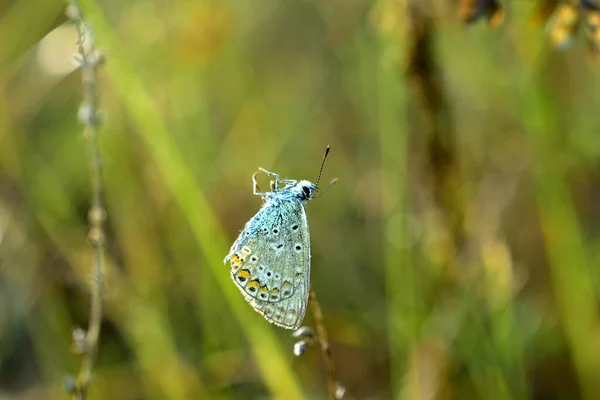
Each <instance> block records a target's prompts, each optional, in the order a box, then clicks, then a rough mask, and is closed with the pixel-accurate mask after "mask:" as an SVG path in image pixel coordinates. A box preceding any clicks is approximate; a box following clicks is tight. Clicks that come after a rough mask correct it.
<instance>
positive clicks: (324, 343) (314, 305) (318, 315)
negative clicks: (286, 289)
mask: <svg viewBox="0 0 600 400" xmlns="http://www.w3.org/2000/svg"><path fill="white" fill-rule="evenodd" d="M309 301H310V308H311V310H312V313H313V318H314V319H315V325H316V326H317V335H318V336H319V343H320V345H321V356H322V357H323V365H324V366H325V373H326V374H327V388H328V391H329V398H330V399H331V400H335V399H336V391H337V381H336V379H335V368H334V366H333V358H332V357H331V346H330V345H329V339H328V338H327V330H326V329H325V324H324V323H323V313H322V312H321V306H320V305H319V302H318V301H317V295H316V294H315V291H314V290H313V289H312V288H311V289H310V294H309Z"/></svg>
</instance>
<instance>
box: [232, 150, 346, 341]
mask: <svg viewBox="0 0 600 400" xmlns="http://www.w3.org/2000/svg"><path fill="white" fill-rule="evenodd" d="M328 153H329V146H327V149H326V150H325V155H324V156H323V161H322V162H321V169H320V172H319V177H318V178H317V183H316V184H315V183H312V182H309V181H307V180H299V181H298V180H291V179H280V177H279V175H277V174H276V173H274V172H270V171H267V170H266V169H264V168H259V170H258V171H257V172H255V173H254V175H252V183H253V192H254V194H255V195H257V196H262V198H263V199H264V202H263V205H262V207H261V208H260V210H259V211H258V212H257V213H256V215H254V217H252V218H251V219H250V220H249V221H248V222H247V223H246V225H245V226H244V229H243V230H242V232H241V233H240V235H239V236H238V238H237V239H236V240H235V242H234V243H233V245H232V246H231V249H230V250H229V254H227V256H226V257H225V260H224V262H225V263H230V264H231V273H230V274H231V279H232V280H233V282H234V283H235V285H236V286H237V288H238V289H239V290H240V291H241V292H242V294H243V295H244V298H245V299H246V301H247V302H248V303H250V305H251V306H252V307H253V308H254V310H255V311H257V312H259V313H260V314H262V315H263V317H264V318H265V319H266V320H267V321H269V322H270V323H272V324H274V325H277V326H280V327H283V328H287V329H297V328H298V327H299V326H300V324H301V323H302V320H303V319H304V315H305V313H306V306H307V304H308V296H309V289H310V232H309V228H308V220H307V218H306V210H305V209H304V206H305V204H306V203H307V202H308V201H309V200H311V199H313V198H314V197H316V196H313V195H314V193H315V192H316V191H317V190H318V188H317V185H318V183H319V180H320V178H321V173H322V171H323V164H324V163H325V159H326V157H327V154H328ZM261 172H262V173H265V174H267V175H268V176H271V177H273V178H274V181H272V185H271V189H272V191H270V192H261V191H260V190H259V188H258V184H257V182H256V176H257V175H258V174H259V173H261ZM331 183H335V182H334V181H332V182H331ZM331 183H330V185H331ZM328 187H329V186H328Z"/></svg>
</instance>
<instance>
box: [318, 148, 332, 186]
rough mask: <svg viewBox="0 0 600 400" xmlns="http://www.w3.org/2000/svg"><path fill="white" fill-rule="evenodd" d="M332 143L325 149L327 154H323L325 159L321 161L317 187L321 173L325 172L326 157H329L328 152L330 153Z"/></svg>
mask: <svg viewBox="0 0 600 400" xmlns="http://www.w3.org/2000/svg"><path fill="white" fill-rule="evenodd" d="M330 147H331V145H329V144H328V145H327V148H326V149H325V154H323V161H321V168H320V169H319V177H318V178H317V187H318V186H319V181H320V180H321V174H322V173H323V166H324V165H325V159H326V158H327V154H329V149H330Z"/></svg>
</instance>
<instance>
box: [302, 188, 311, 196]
mask: <svg viewBox="0 0 600 400" xmlns="http://www.w3.org/2000/svg"><path fill="white" fill-rule="evenodd" d="M302 190H303V191H304V196H305V197H310V188H309V187H308V186H303V187H302Z"/></svg>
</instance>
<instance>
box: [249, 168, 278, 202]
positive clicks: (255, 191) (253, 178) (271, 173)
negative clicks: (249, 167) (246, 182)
mask: <svg viewBox="0 0 600 400" xmlns="http://www.w3.org/2000/svg"><path fill="white" fill-rule="evenodd" d="M259 172H264V173H265V174H267V175H271V176H274V177H275V183H274V184H273V190H274V191H277V190H278V189H279V175H277V174H276V173H274V172H270V171H267V170H266V169H264V168H259V169H258V171H256V172H255V173H254V175H252V183H253V184H254V194H255V195H257V196H264V195H265V193H264V192H260V191H259V190H260V189H259V188H258V183H256V175H258V173H259Z"/></svg>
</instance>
